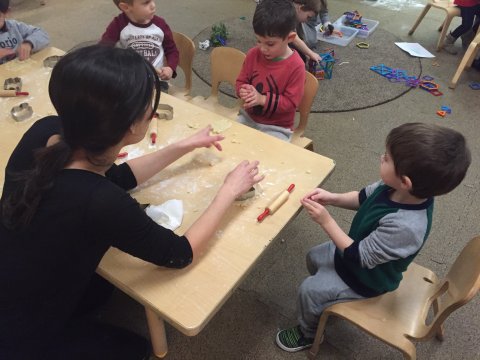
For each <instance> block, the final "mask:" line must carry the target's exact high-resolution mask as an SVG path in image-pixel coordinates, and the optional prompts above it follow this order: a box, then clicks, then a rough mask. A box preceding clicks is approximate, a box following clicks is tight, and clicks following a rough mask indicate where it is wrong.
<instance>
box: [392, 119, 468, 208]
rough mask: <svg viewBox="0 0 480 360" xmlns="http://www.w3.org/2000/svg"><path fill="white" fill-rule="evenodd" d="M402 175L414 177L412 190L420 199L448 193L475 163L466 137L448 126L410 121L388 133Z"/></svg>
mask: <svg viewBox="0 0 480 360" xmlns="http://www.w3.org/2000/svg"><path fill="white" fill-rule="evenodd" d="M386 148H387V151H389V153H390V155H391V157H392V159H393V162H394V165H395V172H396V174H397V175H398V176H408V177H409V178H410V180H411V181H412V189H411V190H410V193H411V194H412V195H413V196H415V197H417V198H420V199H425V198H428V197H432V196H437V195H442V194H446V193H448V192H450V191H452V190H453V189H455V187H457V185H458V184H460V183H461V182H462V180H463V178H464V177H465V175H466V173H467V169H468V167H469V166H470V163H471V155H470V150H469V149H468V146H467V143H466V140H465V137H464V136H463V135H462V134H460V133H459V132H458V131H455V130H452V129H448V128H445V127H441V126H437V125H433V124H424V123H407V124H403V125H401V126H399V127H396V128H395V129H393V130H392V131H390V133H389V134H388V136H387V140H386Z"/></svg>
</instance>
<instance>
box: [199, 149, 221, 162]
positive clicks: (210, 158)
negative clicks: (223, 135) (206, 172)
mask: <svg viewBox="0 0 480 360" xmlns="http://www.w3.org/2000/svg"><path fill="white" fill-rule="evenodd" d="M193 160H194V161H195V162H197V163H199V164H202V165H208V166H215V165H217V164H218V163H219V162H220V161H221V160H222V158H221V157H220V156H218V155H217V154H215V153H214V152H213V151H210V150H206V151H204V152H202V153H200V154H195V157H194V158H193Z"/></svg>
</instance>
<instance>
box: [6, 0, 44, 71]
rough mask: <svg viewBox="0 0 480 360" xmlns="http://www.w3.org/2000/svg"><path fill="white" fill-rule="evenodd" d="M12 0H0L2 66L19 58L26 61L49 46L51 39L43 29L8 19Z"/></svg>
mask: <svg viewBox="0 0 480 360" xmlns="http://www.w3.org/2000/svg"><path fill="white" fill-rule="evenodd" d="M9 8H10V0H0V64H3V63H5V62H7V61H9V60H12V59H14V58H15V57H18V58H19V59H20V60H26V59H28V58H29V57H30V55H31V53H32V52H37V51H40V50H42V49H43V48H45V47H46V46H48V44H49V43H50V39H49V38H48V34H47V33H46V32H45V31H43V30H42V29H40V28H38V27H35V26H31V25H27V24H25V23H23V22H20V21H16V20H11V19H8V20H7V19H6V18H5V17H6V15H7V13H8V11H9Z"/></svg>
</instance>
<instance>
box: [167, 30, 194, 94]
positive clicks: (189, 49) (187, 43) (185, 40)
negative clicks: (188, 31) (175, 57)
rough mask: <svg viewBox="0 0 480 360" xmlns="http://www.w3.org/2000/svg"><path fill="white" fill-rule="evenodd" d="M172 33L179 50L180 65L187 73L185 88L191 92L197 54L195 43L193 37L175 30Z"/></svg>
mask: <svg viewBox="0 0 480 360" xmlns="http://www.w3.org/2000/svg"><path fill="white" fill-rule="evenodd" d="M172 35H173V41H175V45H176V46H177V49H178V52H179V61H178V66H179V67H180V68H181V69H182V71H183V74H184V75H185V90H186V91H187V93H189V92H190V90H191V89H192V63H193V57H194V55H195V44H194V43H193V41H192V39H190V38H189V37H188V36H186V35H184V34H182V33H179V32H175V31H173V32H172Z"/></svg>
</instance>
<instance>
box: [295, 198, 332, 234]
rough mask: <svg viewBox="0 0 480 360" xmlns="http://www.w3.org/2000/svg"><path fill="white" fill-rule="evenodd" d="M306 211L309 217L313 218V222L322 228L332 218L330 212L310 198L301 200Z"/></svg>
mask: <svg viewBox="0 0 480 360" xmlns="http://www.w3.org/2000/svg"><path fill="white" fill-rule="evenodd" d="M300 202H301V203H302V205H303V207H304V209H305V210H307V212H308V215H309V216H310V217H311V218H312V220H313V221H315V222H316V223H318V224H320V225H321V226H322V227H323V226H324V225H325V224H326V223H327V222H328V221H329V220H330V219H332V217H331V216H330V213H329V212H328V210H327V209H326V208H325V207H324V206H323V205H321V204H319V203H316V202H315V201H314V200H312V199H310V198H303V199H302V200H300Z"/></svg>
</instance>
